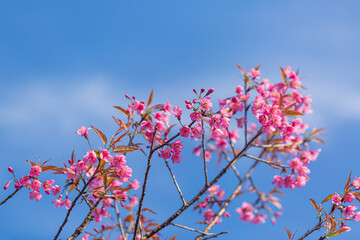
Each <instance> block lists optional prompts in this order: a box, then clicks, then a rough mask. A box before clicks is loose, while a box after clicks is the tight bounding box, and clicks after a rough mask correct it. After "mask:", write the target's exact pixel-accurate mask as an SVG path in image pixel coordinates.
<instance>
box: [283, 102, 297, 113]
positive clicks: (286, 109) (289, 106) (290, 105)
mask: <svg viewBox="0 0 360 240" xmlns="http://www.w3.org/2000/svg"><path fill="white" fill-rule="evenodd" d="M295 104H296V102H295V103H292V104H289V105H287V106H286V107H285V108H284V109H283V112H287V111H288V110H289V109H290V108H292V107H293V106H294V105H295Z"/></svg>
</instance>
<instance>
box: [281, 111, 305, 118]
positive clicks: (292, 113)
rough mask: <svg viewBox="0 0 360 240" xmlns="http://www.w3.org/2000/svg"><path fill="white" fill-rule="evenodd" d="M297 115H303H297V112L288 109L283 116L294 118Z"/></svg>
mask: <svg viewBox="0 0 360 240" xmlns="http://www.w3.org/2000/svg"><path fill="white" fill-rule="evenodd" d="M299 115H301V116H302V115H303V114H302V113H299V112H298V111H295V110H291V109H289V110H287V111H286V112H285V116H289V117H294V116H299Z"/></svg>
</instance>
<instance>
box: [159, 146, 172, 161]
mask: <svg viewBox="0 0 360 240" xmlns="http://www.w3.org/2000/svg"><path fill="white" fill-rule="evenodd" d="M159 157H161V158H163V159H164V160H166V159H169V158H170V157H171V152H170V150H169V148H166V149H164V150H162V151H160V152H159Z"/></svg>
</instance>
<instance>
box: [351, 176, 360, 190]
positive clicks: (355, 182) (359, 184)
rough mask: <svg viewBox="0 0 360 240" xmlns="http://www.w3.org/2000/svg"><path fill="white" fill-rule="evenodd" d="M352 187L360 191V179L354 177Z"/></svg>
mask: <svg viewBox="0 0 360 240" xmlns="http://www.w3.org/2000/svg"><path fill="white" fill-rule="evenodd" d="M352 185H353V186H354V187H355V188H356V189H358V190H359V189H360V177H354V180H353V183H352Z"/></svg>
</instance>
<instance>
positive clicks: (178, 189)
mask: <svg viewBox="0 0 360 240" xmlns="http://www.w3.org/2000/svg"><path fill="white" fill-rule="evenodd" d="M164 161H165V163H166V167H167V168H168V169H169V172H170V174H171V177H172V179H173V182H174V184H175V186H176V189H177V191H178V192H179V195H180V198H181V201H182V202H183V204H184V205H185V204H186V201H185V199H184V196H183V195H182V192H181V190H180V187H179V185H178V183H177V181H176V179H175V175H174V174H173V172H172V171H171V168H170V166H169V163H168V162H167V161H166V160H164Z"/></svg>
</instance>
